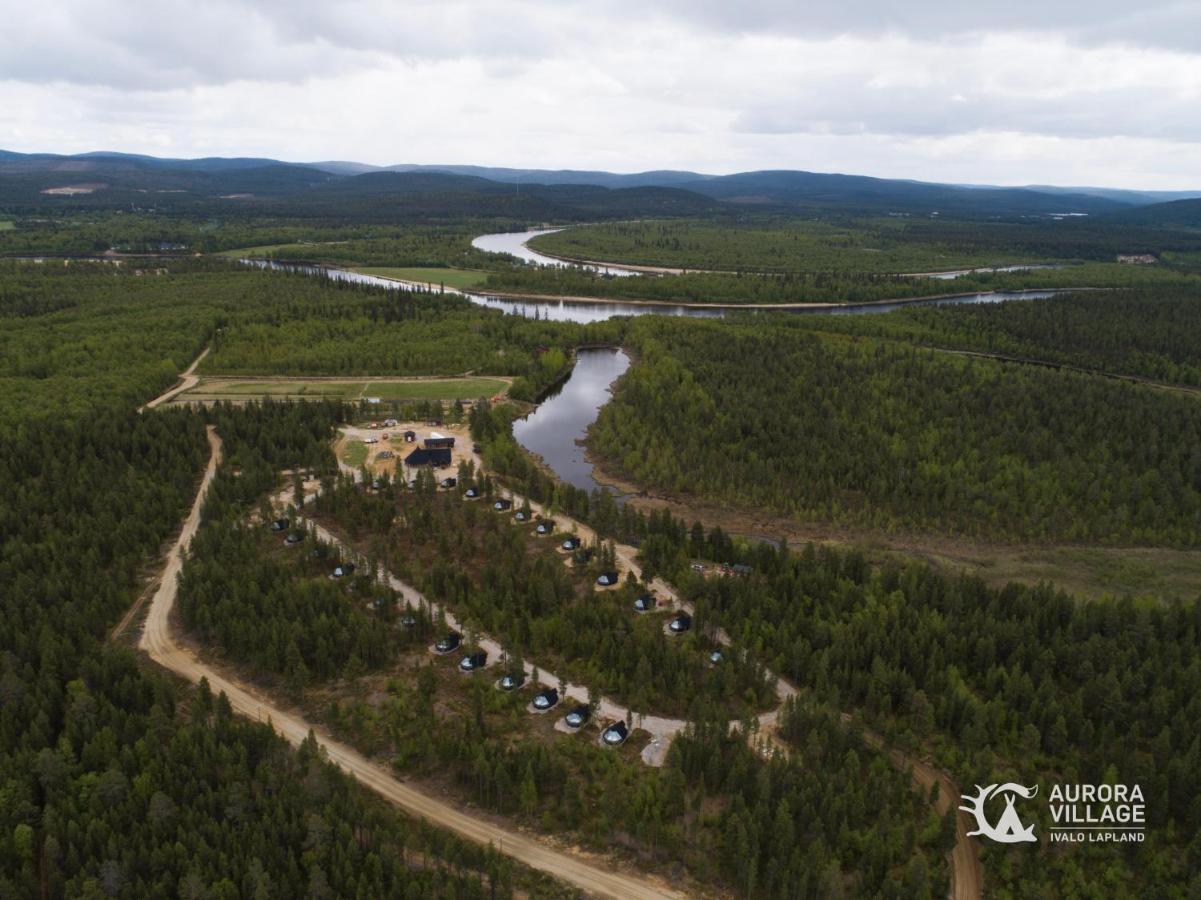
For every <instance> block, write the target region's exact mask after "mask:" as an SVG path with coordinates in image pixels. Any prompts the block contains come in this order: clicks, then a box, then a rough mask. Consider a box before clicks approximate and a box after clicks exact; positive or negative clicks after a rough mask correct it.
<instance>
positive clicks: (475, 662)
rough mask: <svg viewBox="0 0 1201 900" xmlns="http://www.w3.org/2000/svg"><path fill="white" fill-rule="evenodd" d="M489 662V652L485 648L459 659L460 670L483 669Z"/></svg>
mask: <svg viewBox="0 0 1201 900" xmlns="http://www.w3.org/2000/svg"><path fill="white" fill-rule="evenodd" d="M487 662H488V654H487V653H485V652H484V651H483V650H476V651H475V653H469V654H467V655H466V656H464V657H463V658H462V659H461V660H459V671H460V672H474V671H475V670H476V669H482V668H484V666H485V665H486V664H487Z"/></svg>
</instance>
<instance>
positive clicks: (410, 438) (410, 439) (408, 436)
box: [404, 431, 417, 444]
mask: <svg viewBox="0 0 1201 900" xmlns="http://www.w3.org/2000/svg"><path fill="white" fill-rule="evenodd" d="M404 438H405V443H406V444H412V443H415V442H416V441H417V432H416V431H406V432H405V434H404Z"/></svg>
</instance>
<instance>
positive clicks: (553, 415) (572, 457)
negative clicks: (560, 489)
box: [513, 348, 630, 492]
mask: <svg viewBox="0 0 1201 900" xmlns="http://www.w3.org/2000/svg"><path fill="white" fill-rule="evenodd" d="M629 367H630V358H629V357H628V356H626V354H625V352H624V351H622V350H618V349H616V348H605V349H589V350H580V351H578V352H577V353H576V359H575V366H574V367H573V368H572V370H571V374H570V375H569V376H568V378H567V381H566V382H565V383H564V384H563V385H562V387H560V388H559V390H558V391H557V392H555V393H553V394H551V395H550V396H548V397H546V398H545V399H544V400H543V401H542V403H541V404H540V405H539V406H538V408H537V409H535V410H534V411H533V412H532V413H530V414H529V415H528V416H526V417H525V418H524V419H518V420H517V421H516V422H514V423H513V436H514V437H515V438H516V439H517V442H518V443H519V444H521V446H523V447H525V449H526V450H528V451H529V452H531V453H534V454H536V455H537V456H539V457H541V458H542V461H543V462H544V463H546V465H547V466H549V467H550V468H551V469H552V470H553V471H554V473H555V475H556V476H557V477H558V478H559V480H560V481H565V482H567V483H568V484H571V485H574V486H575V487H578V488H583V489H584V490H586V491H589V492H591V491H593V490H595V489H596V488H598V487H600V484H599V482H597V481H596V479H595V478H593V477H592V463H590V462H589V461H588V459H587V458H586V457H585V455H584V447H583V446H582V444H581V443H580V442H582V441H583V440H584V438H585V436H586V435H587V433H588V426H589V425H591V424H592V423H593V422H595V421H596V417H597V414H598V413H599V412H600V408H601V407H602V406H604V405H605V404H606V403H608V402H609V386H610V385H612V384H613V382H615V381H616V380H617V379H618V378H620V377H621V376H622V375H623V374H624V373H625V370H626V369H628V368H629Z"/></svg>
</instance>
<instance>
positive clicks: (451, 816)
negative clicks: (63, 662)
mask: <svg viewBox="0 0 1201 900" xmlns="http://www.w3.org/2000/svg"><path fill="white" fill-rule="evenodd" d="M208 440H209V447H210V450H211V456H210V458H209V463H208V467H207V468H206V469H205V472H204V478H203V479H202V480H201V483H200V489H199V491H197V493H196V499H195V501H194V502H193V504H192V509H191V510H190V511H189V513H188V516H187V518H186V519H185V520H184V523H183V528H182V529H181V530H180V534H179V537H178V538H177V539H176V542H175V544H174V545H173V546H172V548H171V550H170V552H169V553H168V556H167V562H166V564H165V566H164V567H163V572H162V579H161V583H160V584H159V586H158V589H157V590H156V591H155V592H154V596H153V597H152V598H151V601H150V612H149V613H148V614H147V616H146V623H145V627H144V630H143V632H142V637H141V640H140V641H139V644H138V646H139V647H140V648H141V649H143V650H145V651H146V653H147V654H148V655H149V656H150V658H151V659H153V660H155V661H156V662H158V663H160V664H161V665H163V666H164V667H166V668H167V669H170V670H171V671H172V672H175V673H176V674H178V675H181V676H182V677H184V678H186V679H188V680H189V681H192V682H199V681H200V679H201V678H207V679H208V683H209V685H210V687H211V688H212V690H213V691H214V692H223V693H224V694H225V695H226V696H227V697H228V698H229V702H230V705H231V706H232V707H233V709H234V711H235V712H237V713H239V714H241V715H244V716H247V717H248V718H253V719H257V720H259V721H269V722H270V723H271V725H272V727H273V728H274V729H275V730H276V732H278V733H279V734H280V735H282V736H283V737H284V738H285V739H287V740H288V741H289V742H290V743H292V744H300V743H301V742H302V741H303V740H304V739H305V738H306V737H307V736H308V735H309V733H310V731H312V732H313V733H314V734H315V736H316V737H317V740H318V742H319V743H320V744H321V745H322V747H324V748H325V751H326V752H327V754H328V755H329V758H330V760H332V761H333V762H335V763H337V764H338V765H339V766H341V767H342V768H343V769H344V770H345V771H347V772H349V773H350V774H352V775H354V776H355V778H357V779H358V780H359V781H360V782H362V783H363V784H364V785H366V786H367V787H369V788H371V789H372V790H373V791H375V792H376V793H378V794H379V795H380V796H382V797H384V798H385V799H386V800H389V801H391V802H392V803H395V804H396V805H397V806H399V807H400V808H401V809H403V810H404V811H405V812H407V813H409V814H411V815H415V816H420V817H422V818H425V819H427V820H428V821H429V822H430V823H432V824H434V825H437V826H440V827H443V828H447V829H449V830H451V831H453V832H455V833H456V834H458V835H460V836H462V837H464V838H467V839H468V840H471V841H475V842H477V843H480V844H489V843H490V844H493V845H494V846H496V847H497V849H499V850H501V851H502V852H504V853H505V854H507V855H508V856H511V857H513V858H514V859H516V860H517V861H518V862H521V863H524V864H525V865H528V866H530V867H531V868H534V869H538V870H540V871H543V872H547V873H549V874H551V875H554V876H556V877H558V878H561V879H563V880H564V881H568V882H570V883H571V884H573V885H575V886H576V887H578V888H580V889H581V890H583V891H586V892H588V893H589V894H593V895H596V896H600V897H614V898H647V900H651V898H665V897H681V896H683V895H682V894H679V893H677V892H675V891H673V890H671V889H669V888H667V887H665V886H661V885H658V884H656V883H654V882H653V881H651V880H650V879H649V878H641V877H637V876H634V875H623V874H620V873H618V872H615V871H612V868H611V866H608V867H607V864H606V863H604V862H602V861H598V862H596V863H594V862H591V861H590V860H588V859H585V858H583V857H581V856H575V855H571V854H568V853H564V852H562V851H559V850H555V849H554V848H552V847H549V846H547V845H545V844H543V843H541V842H540V841H537V840H534V839H532V838H529V837H526V836H525V835H523V834H520V833H518V832H513V831H509V830H506V829H504V828H501V827H499V826H496V825H493V824H491V823H489V822H485V821H481V820H478V819H475V818H472V817H471V816H470V815H468V814H466V813H464V812H461V811H460V810H459V809H458V808H456V807H455V806H452V805H450V804H448V803H445V802H443V801H441V800H438V799H436V798H434V797H431V796H429V795H427V794H425V793H423V792H421V791H419V790H417V789H416V788H413V787H411V786H409V785H406V784H404V783H402V782H400V781H398V780H397V779H396V778H395V777H393V775H392V774H391V773H390V772H389V771H388V770H387V769H385V768H384V767H383V766H380V765H377V764H375V763H373V762H371V761H370V760H368V759H367V758H366V757H364V756H363V755H362V754H360V753H358V752H357V751H355V750H353V749H352V748H350V747H348V746H346V745H345V744H342V743H340V742H338V741H335V740H333V739H332V738H330V736H329V735H328V734H327V733H326V732H325V731H324V730H322V729H320V728H315V727H314V726H312V725H311V724H310V723H308V722H307V721H305V720H304V719H303V718H301V717H300V716H298V715H295V714H293V713H290V712H287V711H285V710H283V709H280V708H278V707H276V706H275V705H274V704H273V703H272V701H271V700H270V699H269V698H267V697H266V696H263V695H261V694H259V693H258V692H256V691H254V690H252V689H250V688H248V687H247V686H245V685H243V684H242V683H241V682H239V681H237V680H236V679H234V678H233V677H232V676H226V675H224V674H222V673H221V672H220V671H219V670H217V669H216V668H214V667H213V666H212V665H211V664H210V663H208V662H206V661H205V660H203V659H200V658H199V657H197V656H196V655H195V654H194V653H192V652H191V651H190V650H188V649H186V648H184V647H182V646H180V645H179V644H177V643H176V642H175V640H174V638H173V636H172V634H171V628H170V614H171V609H172V607H173V606H174V604H175V597H176V594H177V592H178V576H179V572H180V569H181V568H182V566H183V559H184V554H185V553H186V552H187V548H188V546H189V545H190V543H191V541H192V538H193V537H194V536H195V534H196V531H197V529H198V528H199V526H200V518H201V510H202V508H203V505H204V499H205V497H206V495H207V494H208V489H209V487H210V485H211V484H212V480H213V476H214V475H215V474H216V471H217V465H218V463H219V461H220V459H221V446H222V445H221V438H220V437H219V436H218V435H217V433H216V431H215V430H214V429H213V428H212V427H211V426H210V427H209V430H208Z"/></svg>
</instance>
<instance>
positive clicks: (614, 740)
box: [601, 719, 630, 747]
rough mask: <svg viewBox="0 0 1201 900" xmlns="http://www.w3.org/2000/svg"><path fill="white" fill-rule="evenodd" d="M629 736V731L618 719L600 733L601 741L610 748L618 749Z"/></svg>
mask: <svg viewBox="0 0 1201 900" xmlns="http://www.w3.org/2000/svg"><path fill="white" fill-rule="evenodd" d="M629 736H630V729H629V728H628V727H627V726H626V723H625V722H622V721H621V720H620V719H619V720H618V721H616V722H614V723H613V724H612V725H609V726H608V727H607V728H605V730H604V731H603V732H601V740H602V741H604V742H605V743H606V744H608V745H609V746H610V747H619V746H621V745H622V744H624V743H625V742H626V738H628V737H629Z"/></svg>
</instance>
